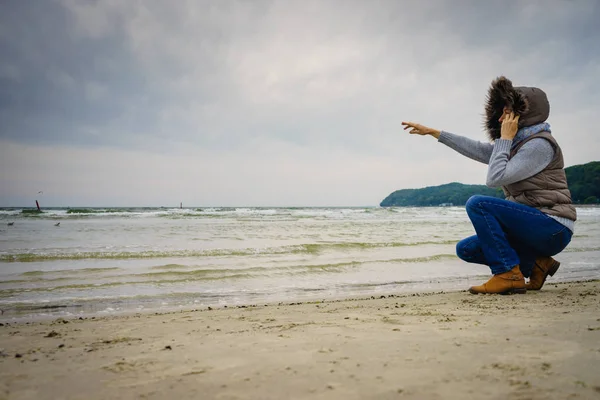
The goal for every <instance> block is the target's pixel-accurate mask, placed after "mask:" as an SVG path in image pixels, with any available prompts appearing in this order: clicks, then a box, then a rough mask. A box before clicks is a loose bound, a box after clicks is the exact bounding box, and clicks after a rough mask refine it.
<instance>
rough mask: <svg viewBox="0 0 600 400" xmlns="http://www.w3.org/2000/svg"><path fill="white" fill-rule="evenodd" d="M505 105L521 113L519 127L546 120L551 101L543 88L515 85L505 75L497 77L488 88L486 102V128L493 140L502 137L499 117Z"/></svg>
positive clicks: (516, 112)
mask: <svg viewBox="0 0 600 400" xmlns="http://www.w3.org/2000/svg"><path fill="white" fill-rule="evenodd" d="M505 106H506V107H509V108H510V109H512V110H513V112H514V113H515V114H517V115H519V128H523V127H526V126H531V125H535V124H539V123H541V122H544V121H546V120H547V119H548V116H549V115H550V103H549V102H548V97H547V96H546V93H544V91H543V90H542V89H538V88H535V87H526V86H518V87H513V84H512V82H511V81H510V80H509V79H507V78H505V77H504V76H501V77H499V78H496V79H495V80H493V81H492V84H491V86H490V88H489V90H488V94H487V99H486V104H485V128H486V131H487V134H488V136H489V138H490V139H491V140H492V141H493V140H496V139H498V138H500V127H501V124H500V122H499V121H498V119H500V117H501V116H502V112H503V109H504V107H505Z"/></svg>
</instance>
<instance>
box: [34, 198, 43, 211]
mask: <svg viewBox="0 0 600 400" xmlns="http://www.w3.org/2000/svg"><path fill="white" fill-rule="evenodd" d="M35 205H36V206H37V208H38V211H42V209H41V208H40V203H38V201H37V200H36V201H35Z"/></svg>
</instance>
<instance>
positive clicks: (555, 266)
mask: <svg viewBox="0 0 600 400" xmlns="http://www.w3.org/2000/svg"><path fill="white" fill-rule="evenodd" d="M558 267H560V261H556V260H554V263H552V265H551V266H550V268H548V272H547V273H546V275H544V279H543V280H542V286H540V287H539V288H537V289H534V288H529V290H540V289H541V288H543V287H544V283H546V279H548V275H550V276H554V274H555V273H556V271H558Z"/></svg>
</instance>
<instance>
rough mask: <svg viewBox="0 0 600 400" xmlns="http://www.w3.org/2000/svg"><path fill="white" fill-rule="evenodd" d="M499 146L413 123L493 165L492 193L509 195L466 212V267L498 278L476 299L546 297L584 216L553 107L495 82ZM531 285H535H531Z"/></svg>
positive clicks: (491, 125)
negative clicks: (554, 131) (536, 293)
mask: <svg viewBox="0 0 600 400" xmlns="http://www.w3.org/2000/svg"><path fill="white" fill-rule="evenodd" d="M485 114H486V121H485V126H486V129H487V133H488V136H489V138H490V140H491V142H492V143H482V142H477V141H474V140H471V139H468V138H465V137H462V136H458V135H454V134H452V133H449V132H445V131H439V130H437V129H433V128H429V127H426V126H423V125H419V124H415V123H412V122H402V125H404V130H407V129H410V131H409V132H410V133H411V134H417V135H430V136H433V137H435V138H436V139H438V141H439V142H441V143H443V144H445V145H446V146H448V147H450V148H452V149H454V150H456V151H457V152H459V153H460V154H462V155H464V156H466V157H469V158H471V159H473V160H476V161H480V162H482V163H485V164H488V173H487V182H486V184H487V185H488V186H489V187H502V190H503V191H504V194H505V196H506V200H502V199H498V198H494V197H488V196H473V197H471V198H470V199H469V200H468V201H467V204H466V209H467V214H468V215H469V218H470V219H471V222H472V223H473V226H474V228H475V232H476V233H477V234H476V235H474V236H471V237H468V238H466V239H463V240H461V241H460V242H459V243H458V244H457V245H456V253H457V255H458V257H460V258H461V259H463V260H465V261H467V262H472V263H478V264H486V265H488V266H489V267H490V268H491V270H492V274H493V276H492V278H491V279H490V280H489V281H487V282H486V283H484V284H482V285H479V286H473V287H471V288H469V291H470V292H471V293H474V294H477V293H499V294H510V293H525V292H526V290H527V289H529V290H539V289H541V288H542V286H543V285H544V282H545V281H546V278H547V277H548V275H550V276H552V275H554V273H556V270H557V269H558V267H559V266H560V263H559V262H558V261H556V260H554V259H553V258H552V257H551V256H553V255H555V254H558V253H560V252H561V251H562V250H563V249H564V248H565V247H566V246H567V245H568V244H569V242H570V241H571V237H572V236H573V231H574V226H575V220H576V219H577V213H576V211H575V207H574V206H573V205H572V202H571V193H570V192H569V189H568V186H567V178H566V175H565V171H564V162H563V156H562V151H561V149H560V147H559V145H558V143H557V142H556V140H555V139H554V137H553V136H552V135H551V133H550V125H549V124H547V123H546V119H547V118H548V115H549V114H550V104H549V103H548V98H547V97H546V94H545V93H544V92H543V91H542V90H540V89H538V88H534V87H513V85H512V82H511V81H510V80H508V79H507V78H505V77H500V78H497V79H496V80H494V81H493V82H492V84H491V87H490V88H489V91H488V96H487V103H486V106H485ZM525 277H528V278H529V283H528V284H525Z"/></svg>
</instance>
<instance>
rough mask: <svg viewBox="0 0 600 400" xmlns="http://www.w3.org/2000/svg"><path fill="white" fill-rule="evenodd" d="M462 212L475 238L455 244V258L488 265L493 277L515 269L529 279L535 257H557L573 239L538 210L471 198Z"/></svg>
mask: <svg viewBox="0 0 600 400" xmlns="http://www.w3.org/2000/svg"><path fill="white" fill-rule="evenodd" d="M466 208H467V214H468V215H469V218H470V219H471V222H472V223H473V226H474V227H475V232H476V233H477V235H475V236H471V237H468V238H466V239H463V240H461V241H460V242H458V244H457V245H456V254H457V255H458V257H459V258H461V259H462V260H465V261H467V262H471V263H477V264H485V265H488V266H489V267H490V268H491V269H492V274H494V275H496V274H501V273H503V272H507V271H510V270H511V269H512V268H513V267H514V266H515V265H519V266H520V269H521V272H522V273H523V275H525V277H529V276H530V275H531V270H532V269H533V265H534V263H535V259H536V258H537V257H540V256H553V255H555V254H558V253H560V252H561V251H562V250H563V249H564V248H565V247H567V245H568V244H569V242H570V241H571V237H572V236H573V233H572V232H571V231H570V230H569V229H568V228H567V227H565V226H564V225H562V224H561V223H560V222H558V221H556V220H555V219H553V218H550V217H549V216H548V215H546V214H544V213H543V212H541V211H539V210H538V209H536V208H533V207H529V206H525V205H523V204H519V203H515V202H512V201H508V200H502V199H498V198H495V197H488V196H472V197H471V198H470V199H469V200H468V201H467V205H466Z"/></svg>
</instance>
